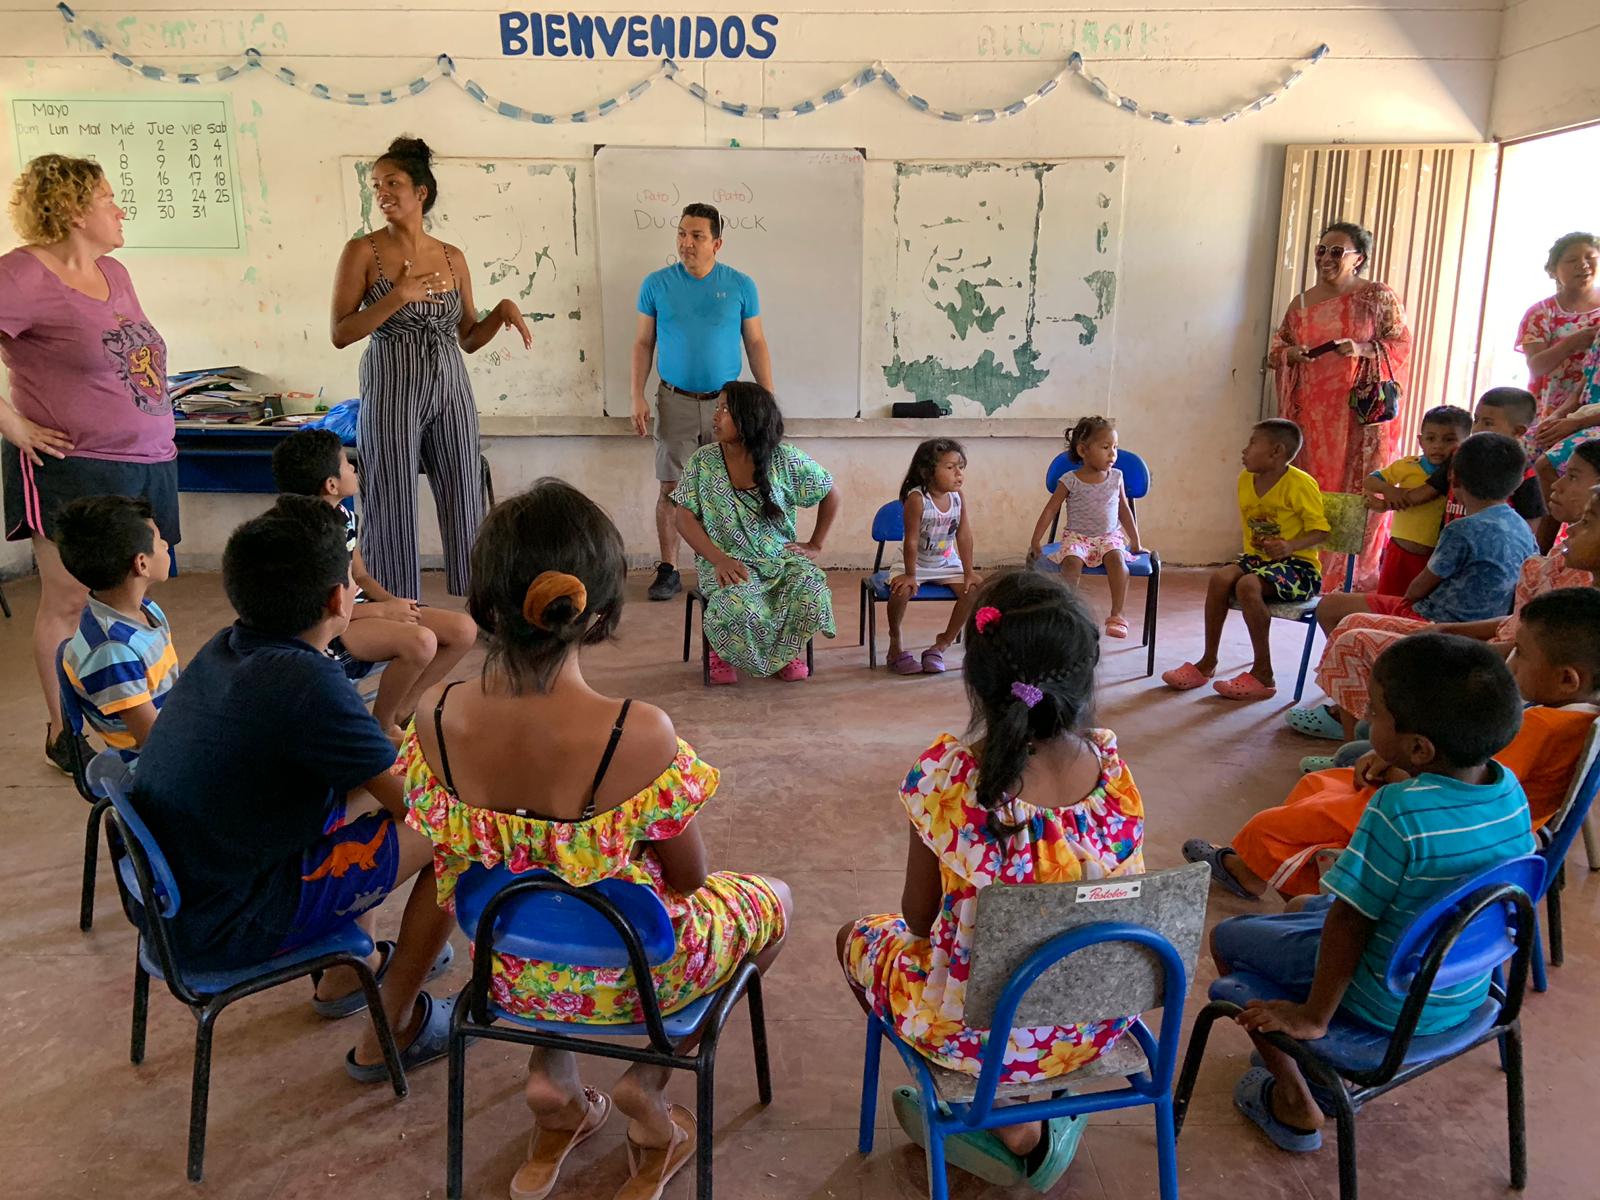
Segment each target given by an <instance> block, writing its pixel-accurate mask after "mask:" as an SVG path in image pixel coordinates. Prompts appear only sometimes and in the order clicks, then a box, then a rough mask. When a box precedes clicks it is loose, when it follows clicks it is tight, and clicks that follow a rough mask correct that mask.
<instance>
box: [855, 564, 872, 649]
mask: <svg viewBox="0 0 1600 1200" xmlns="http://www.w3.org/2000/svg"><path fill="white" fill-rule="evenodd" d="M869 603H871V601H870V600H868V598H867V581H866V580H865V579H863V580H862V581H861V614H860V615H861V637H860V639H859V640H858V641H857V642H856V645H858V646H865V645H866V644H867V605H868V604H869Z"/></svg>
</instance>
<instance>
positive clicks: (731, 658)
mask: <svg viewBox="0 0 1600 1200" xmlns="http://www.w3.org/2000/svg"><path fill="white" fill-rule="evenodd" d="M770 478H771V480H772V495H773V499H775V500H776V501H777V503H778V507H779V508H781V509H782V510H783V512H782V514H781V515H780V516H779V517H778V518H777V519H776V520H769V519H768V518H767V517H765V516H763V515H762V513H761V494H760V492H758V491H756V490H754V489H750V490H748V491H741V490H739V489H738V488H735V487H734V486H733V483H732V481H731V480H730V479H729V478H728V464H727V460H726V459H724V458H723V456H722V447H721V446H719V445H716V444H712V445H710V446H702V447H700V449H698V450H696V451H695V452H694V454H693V455H691V456H690V458H689V461H688V462H687V463H685V464H684V468H683V478H682V479H681V480H680V481H679V483H678V489H677V491H675V492H673V494H672V500H673V503H675V504H677V505H679V506H680V507H682V508H685V509H687V510H688V511H689V512H690V513H691V514H693V516H694V517H695V519H696V520H698V521H699V522H700V524H701V525H703V526H705V531H706V533H707V535H708V536H709V537H710V538H711V540H712V541H713V542H715V543H716V544H717V548H718V549H719V550H721V551H722V552H723V553H724V554H726V555H727V556H728V557H729V558H733V559H737V560H738V561H739V562H742V563H743V564H744V565H745V566H746V567H748V568H749V570H750V578H749V579H748V580H747V581H746V582H744V583H736V584H733V585H731V586H729V587H723V586H722V585H720V584H719V583H718V582H717V571H716V568H715V567H713V566H712V565H711V564H710V563H709V562H707V561H706V560H705V559H703V558H701V559H697V560H696V562H695V566H696V567H697V569H698V572H699V582H700V590H701V591H702V592H704V593H705V597H706V609H705V631H706V639H707V640H708V641H709V642H710V643H711V648H712V649H713V650H715V651H716V652H717V654H718V656H719V657H720V658H722V659H723V661H725V662H728V663H731V664H732V665H733V666H735V667H738V668H740V669H741V670H744V671H749V672H750V673H751V674H753V675H775V674H777V673H778V672H779V671H780V670H782V669H783V668H784V667H785V666H787V665H788V664H789V663H791V662H793V661H794V660H795V659H796V658H798V657H800V655H801V653H802V652H803V651H804V650H805V646H806V643H807V642H808V641H810V640H811V638H812V637H813V636H815V635H816V634H819V633H821V634H825V635H826V636H828V637H832V636H833V634H834V626H833V594H832V593H831V592H830V591H829V590H828V577H827V576H826V575H825V574H823V572H822V568H821V567H819V566H817V564H816V563H814V562H812V561H811V560H810V559H809V558H807V557H806V556H805V555H803V554H798V553H796V552H795V551H793V550H790V549H789V543H791V542H793V541H795V539H796V534H795V523H794V517H795V510H796V509H801V508H810V507H812V506H813V505H817V504H821V503H822V500H823V497H825V496H826V495H827V494H828V493H829V492H831V491H832V490H833V478H832V477H831V476H830V475H829V474H828V473H827V472H826V471H824V470H823V469H822V468H821V467H820V466H818V465H817V464H816V462H815V461H814V460H813V459H812V458H811V456H810V455H808V454H806V453H805V452H804V451H802V450H799V449H796V448H795V447H794V446H791V445H789V444H788V443H787V442H784V443H781V444H780V445H779V446H778V448H777V449H776V450H775V451H773V454H772V466H771V472H770Z"/></svg>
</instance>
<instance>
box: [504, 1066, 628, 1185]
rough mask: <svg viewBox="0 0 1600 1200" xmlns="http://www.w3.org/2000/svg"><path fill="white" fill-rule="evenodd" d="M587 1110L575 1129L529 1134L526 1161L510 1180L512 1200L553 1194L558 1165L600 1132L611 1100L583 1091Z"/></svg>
mask: <svg viewBox="0 0 1600 1200" xmlns="http://www.w3.org/2000/svg"><path fill="white" fill-rule="evenodd" d="M583 1094H584V1097H585V1098H586V1099H587V1100H588V1101H589V1111H588V1112H586V1113H585V1114H584V1116H583V1121H582V1122H581V1123H580V1124H579V1125H578V1127H577V1128H576V1129H540V1128H539V1127H538V1126H537V1125H535V1126H534V1128H533V1132H532V1133H531V1134H529V1135H528V1160H527V1161H526V1162H525V1163H523V1164H522V1166H520V1167H518V1168H517V1173H516V1174H515V1175H513V1176H512V1177H511V1200H544V1198H545V1197H546V1196H548V1195H549V1194H550V1193H551V1192H553V1191H555V1187H556V1180H557V1179H558V1178H559V1177H560V1175H561V1164H562V1163H564V1162H566V1161H567V1155H569V1154H571V1153H572V1152H573V1151H574V1150H576V1149H577V1148H578V1147H579V1146H581V1145H583V1143H584V1142H586V1141H588V1140H589V1139H590V1138H591V1137H593V1136H594V1135H595V1134H597V1133H599V1132H600V1130H601V1128H602V1127H603V1126H604V1125H605V1123H606V1119H607V1118H608V1117H610V1116H611V1097H610V1096H608V1095H606V1094H605V1093H604V1092H599V1091H596V1090H595V1089H594V1088H589V1087H586V1088H584V1089H583Z"/></svg>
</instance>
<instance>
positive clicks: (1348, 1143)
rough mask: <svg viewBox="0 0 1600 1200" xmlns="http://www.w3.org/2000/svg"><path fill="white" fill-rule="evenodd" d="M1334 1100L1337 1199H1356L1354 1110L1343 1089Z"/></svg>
mask: <svg viewBox="0 0 1600 1200" xmlns="http://www.w3.org/2000/svg"><path fill="white" fill-rule="evenodd" d="M1339 1094H1340V1096H1341V1097H1342V1098H1341V1099H1338V1100H1336V1101H1335V1102H1334V1108H1335V1111H1334V1123H1335V1126H1336V1127H1337V1128H1338V1131H1339V1200H1356V1111H1355V1109H1354V1108H1353V1107H1351V1104H1350V1095H1349V1093H1348V1092H1346V1091H1345V1090H1344V1089H1342V1088H1341V1089H1340V1092H1339Z"/></svg>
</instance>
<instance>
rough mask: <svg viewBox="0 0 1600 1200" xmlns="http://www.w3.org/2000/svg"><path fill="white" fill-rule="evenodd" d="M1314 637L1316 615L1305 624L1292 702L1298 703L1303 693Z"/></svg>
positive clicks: (1315, 637)
mask: <svg viewBox="0 0 1600 1200" xmlns="http://www.w3.org/2000/svg"><path fill="white" fill-rule="evenodd" d="M1316 639H1317V619H1316V616H1315V615H1313V616H1312V618H1311V621H1310V622H1309V624H1308V625H1307V626H1306V645H1305V649H1304V650H1302V651H1301V652H1300V673H1299V674H1298V675H1296V676H1295V679H1294V702H1295V703H1296V704H1299V703H1300V697H1301V696H1302V695H1304V694H1305V690H1306V672H1307V671H1309V670H1310V669H1311V647H1312V645H1313V644H1314V643H1315V642H1316Z"/></svg>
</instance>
